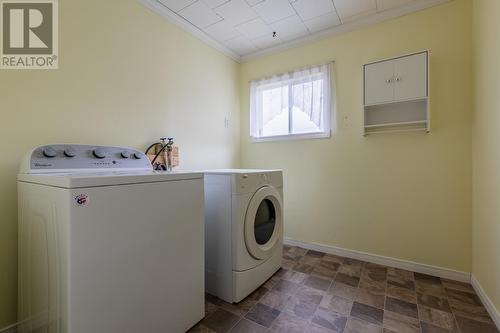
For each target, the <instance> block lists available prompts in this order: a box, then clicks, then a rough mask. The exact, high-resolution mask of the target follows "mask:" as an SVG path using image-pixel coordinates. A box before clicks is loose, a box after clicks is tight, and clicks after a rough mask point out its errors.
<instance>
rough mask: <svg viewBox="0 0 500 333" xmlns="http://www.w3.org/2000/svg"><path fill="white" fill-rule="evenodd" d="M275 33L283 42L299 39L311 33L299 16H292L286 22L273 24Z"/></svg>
mask: <svg viewBox="0 0 500 333" xmlns="http://www.w3.org/2000/svg"><path fill="white" fill-rule="evenodd" d="M271 28H273V31H276V34H277V36H278V38H279V39H281V40H283V41H287V40H291V39H295V38H299V37H302V36H305V35H307V34H308V33H309V31H308V30H307V28H306V26H305V25H304V23H302V20H301V19H300V18H299V17H298V16H297V15H294V16H290V17H288V18H286V19H284V20H281V21H278V22H275V23H273V24H271Z"/></svg>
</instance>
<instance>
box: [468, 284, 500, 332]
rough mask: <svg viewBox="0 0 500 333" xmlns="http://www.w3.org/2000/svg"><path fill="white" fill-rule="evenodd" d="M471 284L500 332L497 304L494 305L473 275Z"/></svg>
mask: <svg viewBox="0 0 500 333" xmlns="http://www.w3.org/2000/svg"><path fill="white" fill-rule="evenodd" d="M471 283H472V287H473V288H474V290H475V291H476V294H477V295H478V296H479V298H480V299H481V302H483V305H484V307H485V308H486V310H488V313H489V314H490V317H491V319H493V321H494V322H495V325H496V326H497V328H498V330H499V331H500V312H498V309H497V308H496V307H495V304H493V302H492V301H491V299H490V298H489V297H488V295H487V294H486V292H485V291H484V289H483V287H482V286H481V284H480V283H479V280H478V279H477V278H476V277H475V276H474V274H472V275H471Z"/></svg>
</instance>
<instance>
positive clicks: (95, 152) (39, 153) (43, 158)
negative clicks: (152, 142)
mask: <svg viewBox="0 0 500 333" xmlns="http://www.w3.org/2000/svg"><path fill="white" fill-rule="evenodd" d="M99 170H106V171H110V170H116V171H126V170H136V171H137V170H152V166H151V163H150V161H149V159H148V157H147V156H146V155H145V154H144V153H142V152H141V151H139V150H137V149H133V148H123V147H109V146H91V145H73V144H69V145H67V144H54V145H47V146H40V147H37V148H35V149H33V150H32V151H31V152H30V153H28V154H27V155H26V156H25V159H24V161H23V163H22V165H21V170H20V173H47V172H75V171H99Z"/></svg>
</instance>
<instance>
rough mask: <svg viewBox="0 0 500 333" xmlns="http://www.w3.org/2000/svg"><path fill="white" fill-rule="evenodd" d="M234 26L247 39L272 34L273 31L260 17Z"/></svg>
mask: <svg viewBox="0 0 500 333" xmlns="http://www.w3.org/2000/svg"><path fill="white" fill-rule="evenodd" d="M235 28H236V30H238V31H239V32H240V33H241V34H242V35H243V36H245V37H246V38H248V39H255V38H258V37H262V36H264V35H269V36H272V33H273V32H272V31H271V28H270V27H269V26H268V25H267V24H266V23H265V22H264V21H262V19H260V18H256V19H254V20H251V21H248V22H245V23H242V24H240V25H237V26H236V27H235Z"/></svg>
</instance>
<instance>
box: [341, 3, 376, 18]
mask: <svg viewBox="0 0 500 333" xmlns="http://www.w3.org/2000/svg"><path fill="white" fill-rule="evenodd" d="M333 2H334V4H335V8H336V9H337V13H338V14H339V17H340V20H341V21H342V22H345V21H350V20H352V19H354V18H358V17H360V16H364V15H369V14H373V13H374V12H376V10H377V3H376V2H375V0H333Z"/></svg>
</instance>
